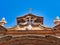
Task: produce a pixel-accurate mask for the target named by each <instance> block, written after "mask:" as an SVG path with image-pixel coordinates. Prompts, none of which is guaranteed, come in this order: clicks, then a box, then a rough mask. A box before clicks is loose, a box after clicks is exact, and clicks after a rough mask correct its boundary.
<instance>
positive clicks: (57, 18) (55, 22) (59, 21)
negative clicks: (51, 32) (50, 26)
mask: <svg viewBox="0 0 60 45" xmlns="http://www.w3.org/2000/svg"><path fill="white" fill-rule="evenodd" d="M54 24H55V26H56V25H59V24H60V19H59V16H57V17H56V19H55V20H54Z"/></svg>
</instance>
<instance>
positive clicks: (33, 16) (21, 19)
mask: <svg viewBox="0 0 60 45" xmlns="http://www.w3.org/2000/svg"><path fill="white" fill-rule="evenodd" d="M29 18H31V19H34V20H35V22H37V23H41V24H43V17H39V16H36V15H34V14H27V15H25V16H22V17H17V24H19V23H20V22H21V23H22V22H25V21H26V20H28V19H29Z"/></svg>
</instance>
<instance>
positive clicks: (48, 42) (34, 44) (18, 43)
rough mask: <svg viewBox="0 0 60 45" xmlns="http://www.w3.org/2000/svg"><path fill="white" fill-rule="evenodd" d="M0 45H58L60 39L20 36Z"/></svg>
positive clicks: (59, 44)
mask: <svg viewBox="0 0 60 45" xmlns="http://www.w3.org/2000/svg"><path fill="white" fill-rule="evenodd" d="M0 45H60V39H59V38H56V37H52V36H46V37H42V36H21V37H13V38H11V39H9V40H8V41H6V42H0Z"/></svg>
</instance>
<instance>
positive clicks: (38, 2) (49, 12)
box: [0, 0, 60, 27]
mask: <svg viewBox="0 0 60 45" xmlns="http://www.w3.org/2000/svg"><path fill="white" fill-rule="evenodd" d="M29 8H32V9H33V10H32V13H33V14H35V15H37V16H43V17H44V25H46V26H50V27H53V26H54V23H53V20H55V17H56V16H60V0H0V20H1V19H2V17H5V18H6V21H7V24H6V27H11V26H14V25H17V21H16V17H18V16H23V15H25V14H28V13H29Z"/></svg>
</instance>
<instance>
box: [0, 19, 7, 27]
mask: <svg viewBox="0 0 60 45" xmlns="http://www.w3.org/2000/svg"><path fill="white" fill-rule="evenodd" d="M6 23H7V22H6V20H5V18H2V20H1V21H0V25H1V26H5V24H6Z"/></svg>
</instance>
